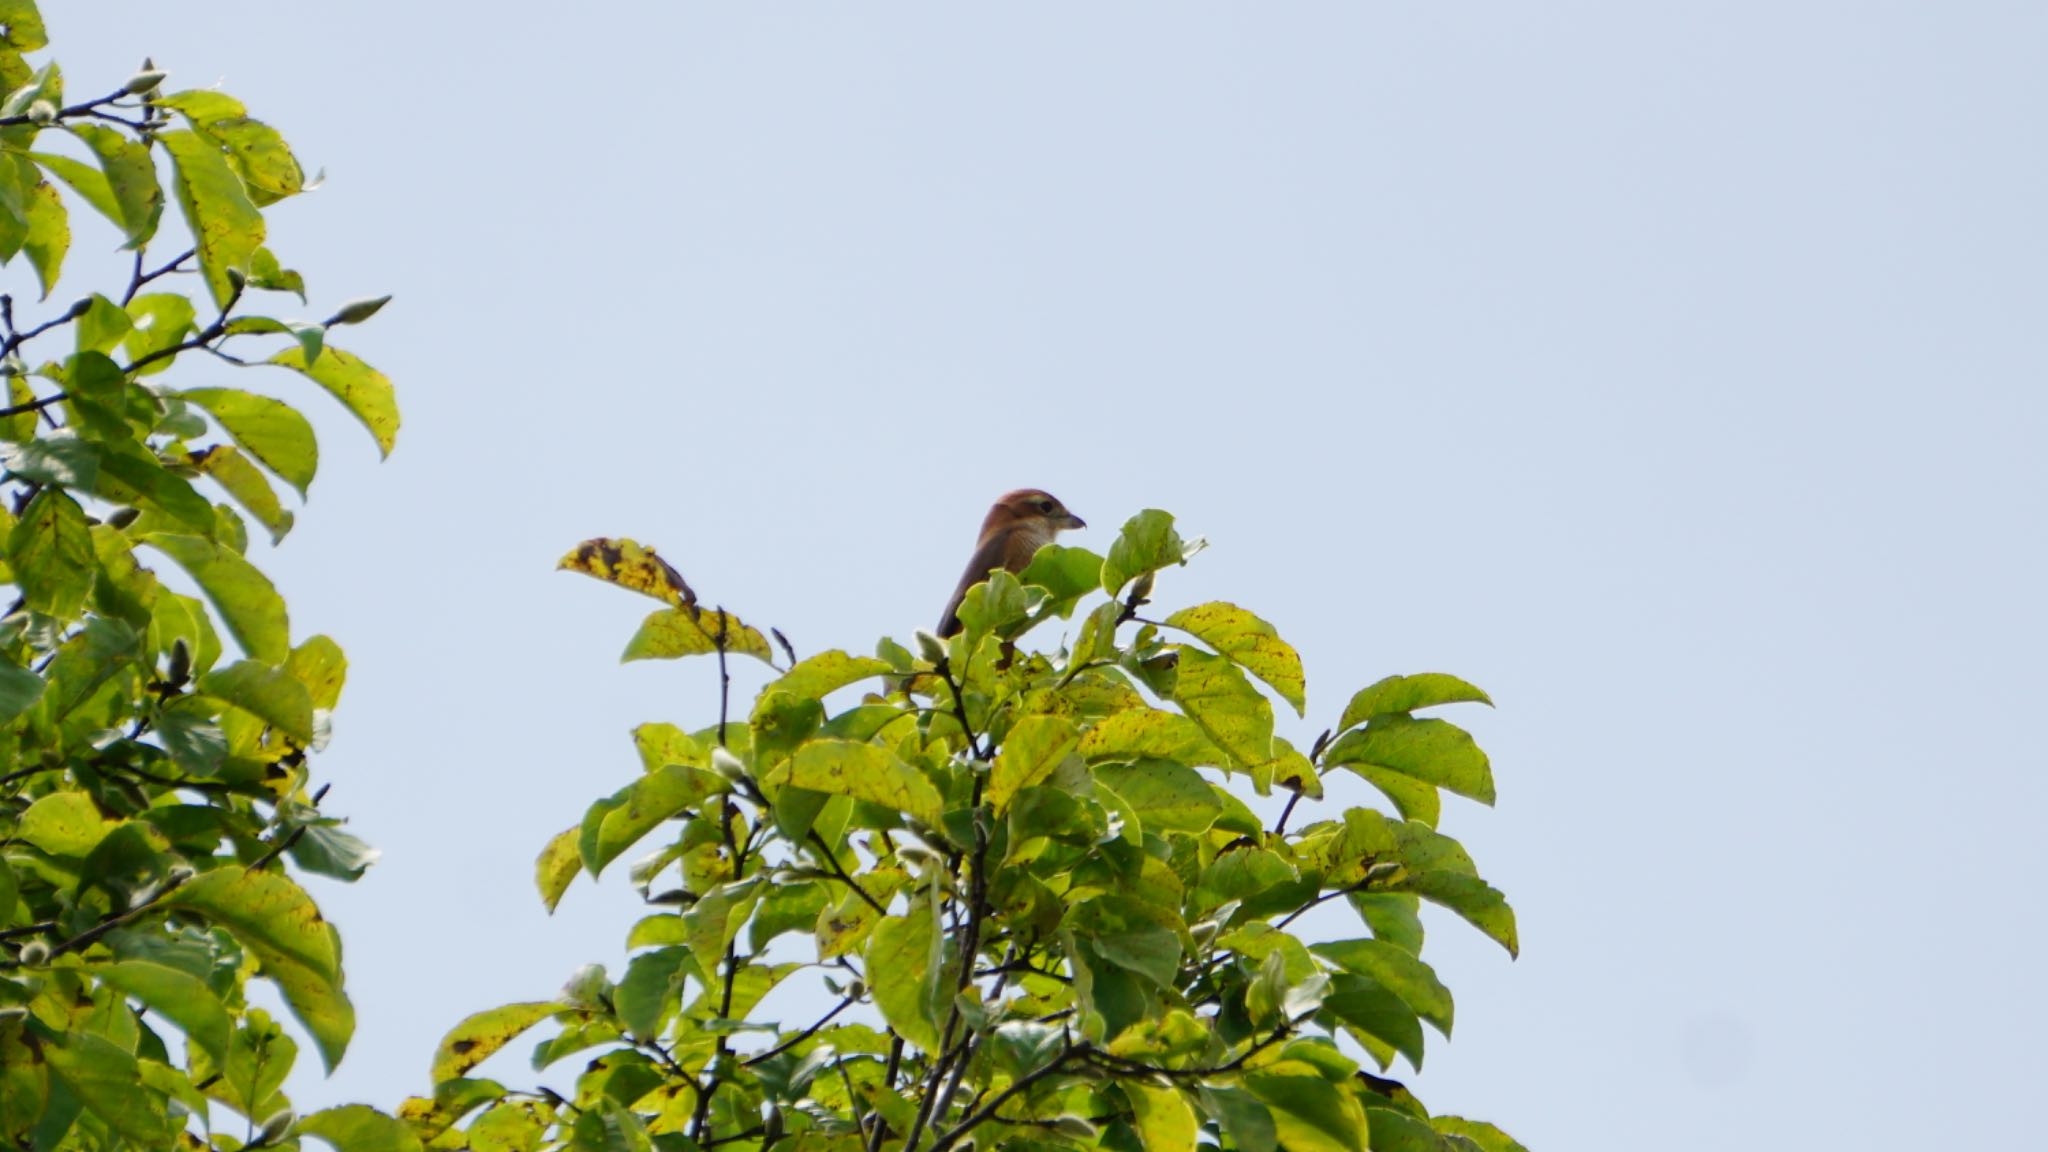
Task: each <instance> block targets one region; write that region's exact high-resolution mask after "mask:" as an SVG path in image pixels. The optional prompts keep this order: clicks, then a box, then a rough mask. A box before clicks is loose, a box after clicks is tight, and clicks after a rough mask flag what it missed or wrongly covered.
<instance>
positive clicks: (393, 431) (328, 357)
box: [270, 344, 398, 456]
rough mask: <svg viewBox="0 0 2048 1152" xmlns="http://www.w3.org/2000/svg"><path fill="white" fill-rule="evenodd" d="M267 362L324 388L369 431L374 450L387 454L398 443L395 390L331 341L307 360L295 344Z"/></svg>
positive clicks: (379, 374)
mask: <svg viewBox="0 0 2048 1152" xmlns="http://www.w3.org/2000/svg"><path fill="white" fill-rule="evenodd" d="M270 363H272V364H276V365H279V366H280V367H284V368H291V369H294V370H296V371H298V372H300V373H302V374H304V375H305V376H306V377H307V378H308V379H310V380H312V381H313V383H315V384H318V385H320V386H321V387H322V388H325V389H327V391H328V392H329V393H331V394H332V395H333V396H334V398H335V399H337V400H339V401H341V403H342V405H343V406H344V407H346V408H347V409H348V410H349V411H350V412H351V413H353V414H354V415H355V418H356V419H358V420H360V421H362V422H363V426H364V427H365V428H368V429H369V430H370V435H371V436H372V437H374V438H375V439H376V441H377V447H378V449H379V450H380V451H382V452H383V454H384V455H386V456H389V455H391V449H392V448H393V447H394V446H395V445H396V444H397V443H398V393H397V392H396V391H395V390H393V388H392V387H391V381H390V380H389V379H387V378H386V377H385V375H384V374H383V373H382V372H379V371H377V370H376V369H375V368H372V367H370V366H369V365H368V364H365V363H363V362H362V361H361V360H358V359H356V357H355V355H354V354H353V353H350V352H344V351H342V350H341V349H339V348H336V347H335V346H333V345H332V344H329V345H327V350H326V351H325V352H323V353H321V355H320V358H319V359H318V360H314V361H312V362H311V363H308V362H307V360H306V350H305V349H304V348H303V347H299V346H297V345H294V346H292V347H290V348H286V349H285V350H284V351H282V352H279V353H278V354H277V355H275V356H272V357H271V358H270Z"/></svg>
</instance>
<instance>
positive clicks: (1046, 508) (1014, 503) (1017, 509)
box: [981, 488, 1088, 540]
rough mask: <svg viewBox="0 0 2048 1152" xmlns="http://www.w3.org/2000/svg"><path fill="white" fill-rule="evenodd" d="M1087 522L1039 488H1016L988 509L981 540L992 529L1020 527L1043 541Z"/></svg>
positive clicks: (1000, 529)
mask: <svg viewBox="0 0 2048 1152" xmlns="http://www.w3.org/2000/svg"><path fill="white" fill-rule="evenodd" d="M1087 526H1088V522H1087V521H1086V520H1083V519H1081V518H1080V517H1079V516H1076V515H1074V514H1073V513H1072V512H1069V511H1067V506H1066V505H1064V504H1062V503H1060V502H1059V498H1058V497H1057V496H1054V495H1053V494H1052V493H1050V492H1047V491H1045V490H1043V489H1040V488H1019V489H1017V490H1016V491H1015V492H1005V493H1004V494H1003V497H1002V499H1000V500H997V501H996V503H995V507H993V508H990V509H989V510H988V519H987V520H985V521H983V522H982V525H981V534H982V539H984V540H986V539H988V538H989V535H990V534H991V533H993V532H998V531H1002V530H1004V529H1010V530H1016V529H1020V528H1021V529H1023V530H1024V532H1025V534H1027V535H1029V536H1033V537H1037V538H1039V539H1043V540H1051V539H1052V538H1053V536H1054V535H1056V534H1058V533H1060V532H1064V531H1066V530H1067V529H1069V528H1086V527H1087Z"/></svg>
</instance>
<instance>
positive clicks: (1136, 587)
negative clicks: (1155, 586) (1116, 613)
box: [1131, 572, 1155, 604]
mask: <svg viewBox="0 0 2048 1152" xmlns="http://www.w3.org/2000/svg"><path fill="white" fill-rule="evenodd" d="M1154 575H1155V573H1152V572H1147V573H1145V574H1144V575H1143V576H1140V577H1138V578H1137V579H1136V580H1133V581H1131V599H1132V600H1133V601H1135V602H1136V603H1139V604H1142V603H1144V602H1145V601H1146V600H1148V599H1150V598H1151V596H1152V577H1153V576H1154Z"/></svg>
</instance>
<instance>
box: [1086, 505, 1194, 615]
mask: <svg viewBox="0 0 2048 1152" xmlns="http://www.w3.org/2000/svg"><path fill="white" fill-rule="evenodd" d="M1186 555H1187V546H1186V545H1185V544H1183V543H1182V542H1181V538H1180V533H1178V532H1176V531H1174V528H1173V516H1172V515H1171V514H1170V513H1166V512H1161V511H1160V510H1159V509H1157V508H1147V509H1145V510H1144V511H1143V512H1140V513H1138V514H1137V515H1136V516H1133V517H1131V518H1130V520H1129V521H1127V522H1126V523H1125V524H1124V529H1123V532H1122V533H1121V534H1119V535H1118V536H1117V538H1116V543H1114V544H1112V545H1110V546H1109V556H1108V558H1106V559H1105V560H1103V562H1102V590H1103V591H1104V592H1107V593H1109V594H1110V595H1111V596H1112V597H1114V596H1115V595H1117V594H1118V593H1119V592H1122V591H1123V587H1124V585H1126V584H1128V583H1130V582H1131V581H1132V580H1133V579H1135V578H1136V577H1139V576H1142V575H1144V574H1146V573H1147V572H1156V571H1158V570H1159V569H1161V568H1164V567H1166V566H1167V565H1168V564H1179V563H1182V562H1183V561H1184V560H1185V558H1186Z"/></svg>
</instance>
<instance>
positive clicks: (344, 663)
mask: <svg viewBox="0 0 2048 1152" xmlns="http://www.w3.org/2000/svg"><path fill="white" fill-rule="evenodd" d="M284 670H285V671H287V672H289V673H291V674H292V676H293V678H295V679H296V680H298V682H299V683H301V684H304V685H305V686H306V695H307V696H308V697H310V698H311V699H312V701H313V707H315V708H326V709H332V708H333V707H334V706H335V705H336V704H337V703H339V702H340V701H341V686H342V685H343V684H344V683H346V682H347V680H348V656H347V654H346V653H344V652H342V650H341V645H339V644H336V643H335V642H334V640H333V638H332V637H328V636H311V637H308V638H307V639H306V640H305V642H304V643H302V644H300V645H299V646H298V647H296V648H294V649H292V654H291V656H289V657H288V658H286V660H285V662H284Z"/></svg>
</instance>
